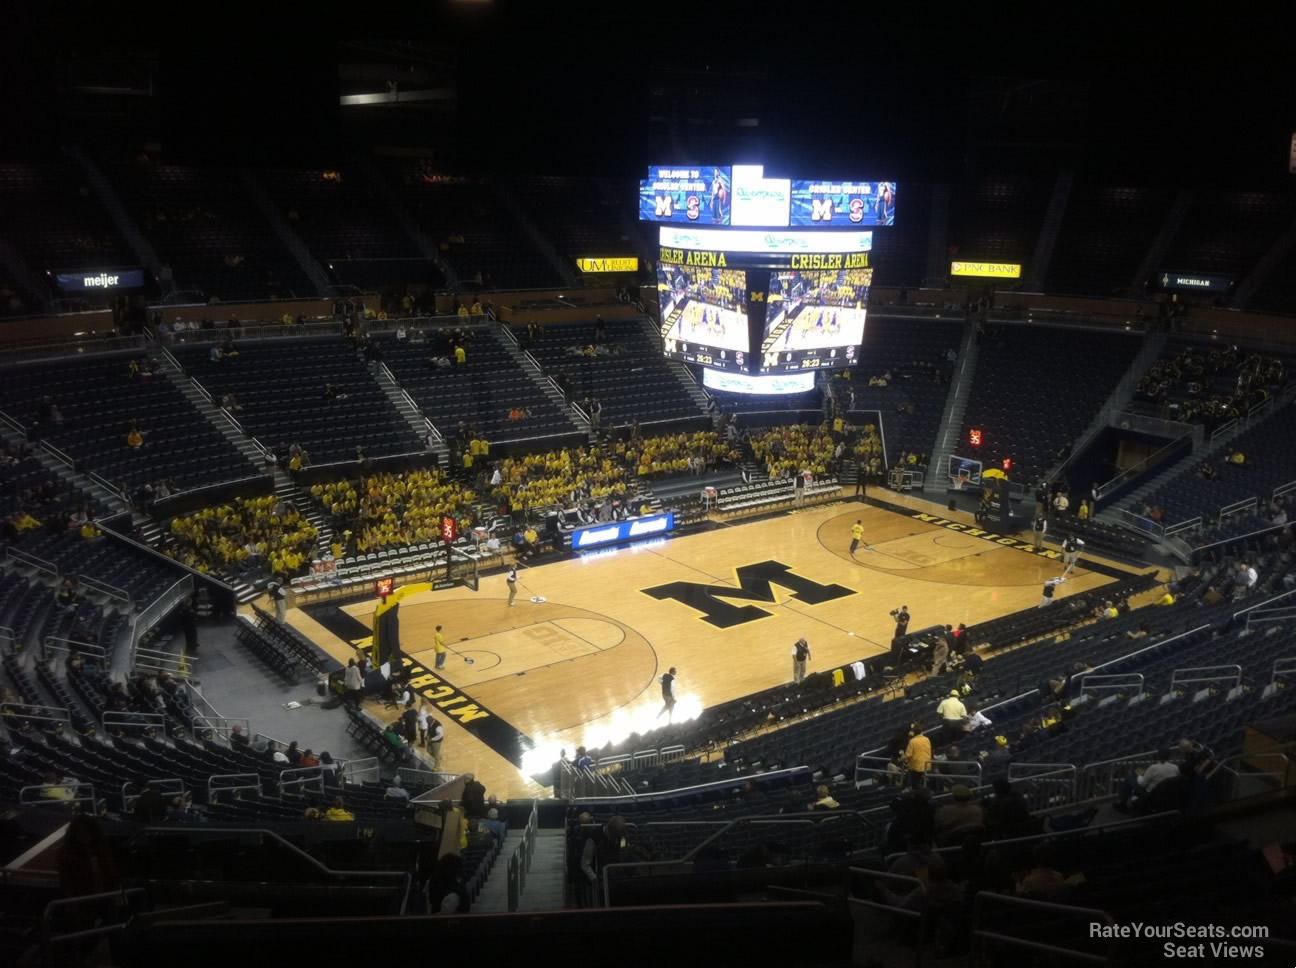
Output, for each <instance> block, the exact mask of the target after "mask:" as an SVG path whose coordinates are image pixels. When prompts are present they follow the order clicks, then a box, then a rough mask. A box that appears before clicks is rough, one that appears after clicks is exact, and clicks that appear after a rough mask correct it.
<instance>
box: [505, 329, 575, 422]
mask: <svg viewBox="0 0 1296 968" xmlns="http://www.w3.org/2000/svg"><path fill="white" fill-rule="evenodd" d="M491 330H492V335H493V336H494V337H495V341H496V342H497V343H499V344H500V346H502V347H504V352H506V353H507V354H508V355H509V356H511V357H513V359H514V360H515V361H516V362H517V365H518V366H520V367H521V368H522V370H523V371H524V372H525V373H526V375H527V376H529V377H530V378H531V382H532V383H534V384H535V385H536V386H538V387H539V388H540V389H541V391H543V393H544V395H545V396H546V397H548V398H549V400H550V402H552V403H553V405H554V406H555V407H557V408H558V409H559V410H560V411H561V412H562V413H564V414H566V415H567V420H568V422H569V423H571V425H572V427H573V429H575V430H576V431H577V432H578V433H582V434H589V435H590V441H591V442H593V440H594V432H593V429H592V428H591V427H590V424H589V421H588V420H586V419H585V417H584V415H582V414H581V412H580V411H579V410H577V409H576V408H575V407H569V406H567V401H566V400H564V399H563V395H562V391H560V390H559V389H558V388H557V387H556V386H554V383H553V381H552V380H551V379H549V377H547V376H545V375H544V372H543V371H542V370H541V369H540V367H539V365H538V364H537V363H536V361H535V358H534V357H533V356H531V354H530V353H528V352H527V351H526V350H524V349H522V345H521V344H520V343H519V342H518V339H517V336H515V335H514V333H513V330H512V329H511V328H510V327H509V326H507V325H505V324H504V323H498V322H497V323H492V324H491Z"/></svg>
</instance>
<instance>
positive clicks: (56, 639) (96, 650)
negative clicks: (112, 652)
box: [41, 635, 107, 659]
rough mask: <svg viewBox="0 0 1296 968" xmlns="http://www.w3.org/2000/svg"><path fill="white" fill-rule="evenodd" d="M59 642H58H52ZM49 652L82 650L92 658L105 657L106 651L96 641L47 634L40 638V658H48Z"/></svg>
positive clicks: (69, 652)
mask: <svg viewBox="0 0 1296 968" xmlns="http://www.w3.org/2000/svg"><path fill="white" fill-rule="evenodd" d="M54 643H59V644H57V645H56V644H54ZM49 652H67V653H68V654H71V653H73V652H82V653H84V654H85V655H87V656H89V657H90V658H93V659H104V658H107V652H106V651H105V649H104V647H103V646H102V645H100V644H99V643H98V642H78V641H77V640H76V639H67V638H63V637H62V636H59V635H47V636H45V638H43V639H41V658H42V659H48V658H49V655H48V654H47V653H49Z"/></svg>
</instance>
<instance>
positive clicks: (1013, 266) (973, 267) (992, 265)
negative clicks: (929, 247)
mask: <svg viewBox="0 0 1296 968" xmlns="http://www.w3.org/2000/svg"><path fill="white" fill-rule="evenodd" d="M1021 270H1022V267H1021V266H1020V265H1018V264H1017V263H1015V262H951V263H950V275H951V276H973V277H976V278H979V279H1020V278H1021Z"/></svg>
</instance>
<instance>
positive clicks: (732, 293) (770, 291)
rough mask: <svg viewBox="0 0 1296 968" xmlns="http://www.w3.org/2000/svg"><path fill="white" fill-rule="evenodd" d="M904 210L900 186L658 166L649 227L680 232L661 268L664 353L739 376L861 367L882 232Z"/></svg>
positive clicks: (646, 213) (667, 246) (668, 237)
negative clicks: (876, 239)
mask: <svg viewBox="0 0 1296 968" xmlns="http://www.w3.org/2000/svg"><path fill="white" fill-rule="evenodd" d="M895 200H896V183H895V182H894V181H861V180H854V181H836V180H827V179H817V180H811V179H791V178H772V177H766V176H765V174H764V169H763V168H762V167H761V166H759V165H731V166H715V165H711V166H700V167H694V166H674V167H672V166H665V165H661V166H653V167H651V168H650V169H649V177H648V178H647V179H646V180H643V181H641V182H640V184H639V217H640V219H641V220H643V221H654V222H661V223H670V224H663V225H661V226H660V227H659V229H658V243H659V244H658V250H657V259H656V274H657V290H658V306H659V308H660V311H661V317H660V325H661V337H662V352H663V353H664V355H666V356H667V357H671V358H674V359H679V360H683V361H685V362H688V363H694V364H697V365H699V366H703V367H710V368H712V369H715V370H719V371H723V372H724V373H727V374H735V375H736V374H740V373H749V374H755V373H767V374H778V373H784V374H791V373H798V374H804V373H808V372H810V371H813V370H815V369H827V368H834V367H844V366H850V365H853V364H854V363H855V362H856V361H857V360H858V356H859V350H860V344H861V342H862V341H863V338H864V324H865V319H866V317H867V312H868V309H867V307H868V292H869V288H870V287H871V285H872V278H873V266H872V264H871V261H870V259H871V254H872V250H873V236H874V231H875V230H876V229H877V228H878V227H879V226H891V225H894V224H895ZM882 230H883V231H886V229H885V228H883V229H882Z"/></svg>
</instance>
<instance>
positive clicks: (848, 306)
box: [760, 268, 873, 373]
mask: <svg viewBox="0 0 1296 968" xmlns="http://www.w3.org/2000/svg"><path fill="white" fill-rule="evenodd" d="M872 283H873V270H872V269H871V268H870V269H842V270H839V271H837V272H820V271H799V270H785V271H778V272H771V273H770V280H769V294H768V296H767V297H766V311H765V336H764V339H762V341H761V363H760V370H761V372H762V373H778V372H790V371H794V370H805V369H818V368H826V367H841V366H850V365H852V364H853V363H854V362H855V360H856V355H857V353H858V352H859V345H860V343H862V342H863V341H864V320H865V316H866V315H867V313H868V292H869V287H870V286H871V285H872Z"/></svg>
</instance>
